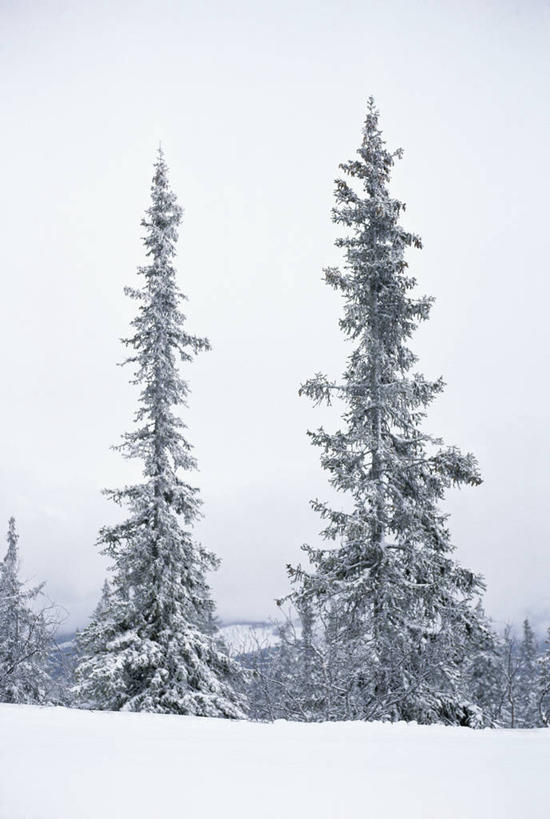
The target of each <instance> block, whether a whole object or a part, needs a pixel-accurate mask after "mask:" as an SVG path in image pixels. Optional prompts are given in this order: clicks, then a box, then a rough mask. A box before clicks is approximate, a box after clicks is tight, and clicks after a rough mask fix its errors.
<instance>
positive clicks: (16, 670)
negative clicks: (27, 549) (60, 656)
mask: <svg viewBox="0 0 550 819" xmlns="http://www.w3.org/2000/svg"><path fill="white" fill-rule="evenodd" d="M18 539H19V536H18V534H17V532H16V529H15V519H14V518H10V521H9V525H8V550H7V552H6V556H5V557H4V560H3V562H2V563H0V702H10V703H43V702H46V701H48V700H49V699H50V696H51V693H52V687H53V683H52V679H51V677H50V674H49V668H48V666H49V658H50V654H51V651H52V648H53V632H54V630H55V624H54V622H53V620H52V618H50V617H49V613H51V608H50V607H45V608H43V609H42V610H38V609H37V601H38V598H39V597H40V595H41V593H42V586H43V584H42V585H39V586H34V587H29V588H26V587H25V584H24V583H23V582H22V581H21V580H20V579H19V557H18V547H17V542H18Z"/></svg>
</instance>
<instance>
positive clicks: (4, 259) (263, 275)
mask: <svg viewBox="0 0 550 819" xmlns="http://www.w3.org/2000/svg"><path fill="white" fill-rule="evenodd" d="M0 8H1V15H0V32H1V33H0V43H1V56H0V76H1V77H2V80H1V83H2V93H1V99H2V101H1V102H0V106H1V114H2V121H1V123H0V125H1V127H0V144H1V152H0V156H1V160H2V174H1V193H0V231H1V234H2V241H1V242H0V256H1V270H2V294H1V298H0V311H1V315H0V340H1V350H2V366H1V376H2V386H3V394H4V398H3V401H2V403H1V407H0V417H1V423H0V436H1V445H0V446H1V449H0V451H1V455H2V457H1V459H0V526H2V527H4V528H7V518H8V516H9V515H11V514H14V515H15V516H16V517H17V522H18V527H19V530H20V534H21V541H20V545H21V552H22V556H23V571H24V575H25V577H29V578H34V579H36V580H46V581H47V590H48V592H49V594H50V596H51V597H52V598H53V599H55V600H56V601H58V602H59V603H61V604H63V605H64V606H65V607H66V609H67V610H68V612H69V616H68V620H67V622H66V628H67V629H69V628H71V627H73V626H75V625H79V624H82V623H83V622H84V621H85V619H86V617H87V616H88V614H89V613H90V611H91V609H92V608H93V607H94V605H95V603H96V600H97V596H98V592H99V588H100V586H101V584H102V581H103V577H104V573H105V565H104V562H103V559H102V558H100V556H99V555H98V553H97V550H96V547H95V539H96V535H97V530H98V528H99V526H101V525H102V524H104V523H106V522H109V521H112V520H114V519H115V517H116V515H117V512H116V508H113V507H112V505H111V504H110V503H109V502H108V501H107V500H105V499H104V498H103V497H102V495H101V493H100V490H101V489H102V488H103V487H116V486H118V485H120V484H121V482H123V481H125V480H127V479H129V477H130V476H131V475H132V469H133V467H131V466H130V465H128V464H125V463H123V462H121V459H120V456H119V455H118V454H116V453H114V452H112V451H110V449H109V447H110V445H111V444H114V443H117V442H118V440H119V438H120V435H121V433H122V432H124V431H125V430H127V429H129V428H130V420H131V417H132V413H133V411H134V409H135V406H136V393H135V391H134V388H132V387H130V386H129V385H128V383H127V381H128V377H129V375H130V373H129V372H127V371H125V370H123V369H121V368H119V367H117V366H116V362H117V361H120V360H121V359H122V357H123V350H122V348H121V345H120V343H119V338H120V337H121V336H124V335H125V334H126V333H127V330H128V321H129V320H130V318H131V317H132V314H133V310H134V309H135V303H132V302H129V300H128V299H127V298H126V297H125V296H124V294H123V286H124V285H126V284H130V285H131V284H135V282H136V277H135V270H136V267H137V265H138V264H140V263H141V262H142V261H143V253H142V246H141V243H140V236H141V233H142V231H141V228H140V225H139V222H140V219H141V217H142V215H143V211H144V209H145V208H146V207H147V205H148V197H149V185H150V178H151V174H152V163H153V160H154V155H155V151H156V148H157V145H158V143H159V141H160V140H162V144H163V147H164V150H165V153H166V158H167V161H168V164H169V166H170V170H171V180H172V185H173V188H174V190H175V191H176V192H177V194H178V196H179V199H180V202H181V204H182V205H183V207H184V208H185V214H184V222H183V227H182V232H181V236H180V242H179V255H178V271H179V283H180V286H181V288H182V289H183V290H184V292H185V293H186V294H187V295H188V296H189V304H188V305H187V314H188V317H189V329H190V330H192V331H193V332H196V333H198V334H199V335H207V336H209V337H210V340H211V342H212V345H213V351H212V352H210V353H208V354H204V355H202V356H201V357H200V359H197V361H196V362H195V363H193V364H192V365H190V366H188V367H186V369H185V376H186V378H188V379H189V381H190V384H191V387H192V396H191V407H190V409H189V412H188V413H187V418H186V420H187V421H188V423H189V436H190V439H191V440H192V442H193V443H194V445H195V451H196V454H197V457H198V459H199V463H200V472H199V473H198V474H197V475H196V476H195V479H196V483H197V484H198V485H199V486H200V487H201V490H202V493H203V498H204V501H205V504H204V513H205V518H204V521H203V522H202V523H201V525H200V527H199V536H200V538H201V540H202V541H203V543H204V544H205V545H207V546H208V547H209V548H211V549H213V550H214V551H216V552H217V553H218V554H219V555H220V556H221V557H222V559H223V565H222V568H221V569H220V571H219V572H218V573H217V576H216V577H215V578H214V579H213V588H214V592H215V596H216V599H217V602H218V607H219V613H220V614H221V616H222V617H223V618H225V619H239V618H252V619H260V618H264V617H266V616H270V615H271V614H273V612H274V607H273V603H272V601H273V598H275V597H276V596H280V595H281V594H284V593H285V592H286V591H287V588H288V587H287V580H286V575H285V569H284V567H285V564H286V563H288V562H294V561H296V560H297V559H298V556H299V546H300V544H301V543H303V542H305V541H307V542H309V543H317V542H318V531H319V529H320V528H321V526H320V522H319V520H318V518H317V516H316V515H315V514H313V512H311V511H310V509H309V506H308V501H309V499H310V498H312V497H315V496H319V497H324V498H328V497H331V494H330V492H329V490H328V485H327V481H326V476H325V475H324V474H323V473H322V470H321V469H320V466H319V459H318V452H317V451H316V450H315V449H314V448H313V447H311V446H310V444H309V442H308V439H307V437H306V429H307V428H308V427H309V428H314V427H316V426H318V425H320V424H321V423H326V424H327V425H331V426H332V428H334V426H335V424H336V423H337V419H336V418H335V417H334V414H333V415H330V414H327V413H326V412H325V411H324V410H323V409H319V408H317V409H316V408H314V407H312V406H311V405H310V403H309V402H308V400H307V399H305V398H302V399H300V398H298V394H297V392H298V386H299V384H300V382H301V381H304V380H305V379H307V378H308V377H310V376H311V375H312V374H313V373H314V372H317V371H324V372H326V373H328V374H330V375H331V376H337V375H339V374H340V373H341V372H342V370H343V368H344V357H345V355H346V353H347V349H346V347H345V345H344V343H343V341H342V339H341V338H340V334H339V331H338V327H337V321H338V317H339V315H340V309H341V305H340V302H339V299H338V296H337V295H336V294H335V293H334V292H333V291H332V290H330V288H328V287H327V286H326V285H325V284H324V283H323V282H322V268H323V267H324V266H326V265H328V264H337V263H338V261H339V253H338V251H337V250H336V249H334V247H333V244H332V243H333V240H334V237H335V229H334V227H333V226H332V225H331V222H330V209H331V206H332V192H333V180H334V178H335V177H336V175H337V174H338V163H339V162H342V161H345V160H347V159H350V158H352V157H353V154H354V151H355V150H356V148H357V147H358V145H359V142H360V136H361V127H362V121H363V117H364V113H365V104H366V100H367V97H368V96H369V95H370V94H373V95H374V96H375V98H376V100H377V103H378V105H379V108H380V110H381V122H382V128H383V130H384V133H385V136H386V139H387V141H388V144H389V145H390V146H391V147H397V146H402V147H403V148H404V149H405V155H404V159H403V160H402V162H401V163H400V164H399V167H398V168H396V170H395V173H394V179H393V186H392V191H393V193H394V194H395V195H396V196H398V197H400V198H401V199H404V200H405V201H406V202H407V205H408V209H407V227H409V228H412V229H413V230H415V231H416V232H418V233H419V234H420V235H421V236H422V237H423V240H424V245H425V249H424V250H423V251H421V252H415V253H413V254H411V256H410V257H409V261H410V264H411V270H412V272H413V273H414V275H415V276H416V277H417V279H418V280H419V286H420V290H421V291H423V292H425V293H428V294H431V295H433V296H435V297H436V305H435V307H434V310H433V314H432V319H431V320H430V321H429V322H427V323H426V324H425V325H424V326H423V327H422V328H421V330H420V331H419V332H418V333H417V336H416V339H415V342H414V348H415V350H416V352H417V353H418V354H419V356H420V365H419V366H420V368H421V369H422V371H423V372H424V373H425V374H426V375H427V376H429V377H434V376H438V375H440V374H442V375H443V376H444V378H445V380H446V382H447V384H448V386H447V389H446V392H445V394H444V395H443V396H442V397H440V398H439V399H438V400H437V402H436V404H434V406H433V409H432V410H431V412H430V416H429V423H428V427H427V428H428V429H429V431H430V432H433V433H434V434H440V435H441V436H442V437H444V439H445V440H446V442H448V443H455V444H458V445H459V446H461V447H464V448H465V449H468V450H471V451H473V452H475V453H476V455H477V456H478V459H479V462H480V466H481V469H482V472H483V476H484V480H485V482H484V484H483V485H482V486H481V487H480V488H478V489H464V490H462V491H460V492H458V491H457V492H453V493H451V495H450V496H449V497H448V500H447V502H446V509H447V510H448V511H449V512H450V513H451V514H452V518H451V529H452V532H453V536H454V540H455V543H456V545H457V556H458V558H459V559H460V561H461V562H463V563H464V564H465V565H467V566H469V567H471V568H473V569H475V570H479V571H481V572H482V573H483V574H484V575H485V577H486V580H487V586H488V591H487V600H486V604H487V609H488V611H489V613H490V614H491V615H493V616H494V617H495V618H497V619H499V620H506V619H518V618H519V617H522V616H523V615H524V614H525V613H530V614H531V615H533V616H534V617H536V618H537V619H538V621H539V622H540V623H545V624H546V622H547V621H550V515H549V514H548V507H549V500H548V499H549V497H550V473H549V464H550V428H549V423H548V416H549V402H550V387H549V384H548V371H549V368H548V349H549V346H550V327H549V322H548V304H549V297H550V283H549V275H548V259H549V244H550V239H549V236H550V231H549V228H548V182H549V171H550V159H549V155H550V152H549V145H550V106H549V100H548V89H549V87H550V76H549V73H550V72H549V68H550V57H549V48H548V43H549V41H550V4H549V3H548V2H547V0H539V1H538V2H537V0H518V2H515V0H494V2H484V0H476V2H473V0H457V2H452V1H447V2H441V0H434V1H433V2H431V1H430V0H425V2H420V1H419V0H416V2H414V1H413V0H403V1H402V2H399V0H379V1H378V0H331V1H330V2H320V1H319V0H317V2H299V0H298V2H296V0H292V1H291V0H278V2H276V3H275V2H269V3H258V2H255V0H250V2H242V0H233V1H232V2H221V1H220V2H208V1H206V2H198V1H197V2H186V0H179V2H171V3H170V2H165V1H163V0H161V2H158V0H155V2H153V0H148V2H139V0H132V2H127V3H126V2H115V3H113V2H105V1H103V2H102V1H101V0H94V2H82V1H80V2H79V0H71V2H48V0H45V1H44V2H25V0H17V2H15V0H13V2H12V1H11V0H2V2H1V4H0ZM1 521H4V523H1Z"/></svg>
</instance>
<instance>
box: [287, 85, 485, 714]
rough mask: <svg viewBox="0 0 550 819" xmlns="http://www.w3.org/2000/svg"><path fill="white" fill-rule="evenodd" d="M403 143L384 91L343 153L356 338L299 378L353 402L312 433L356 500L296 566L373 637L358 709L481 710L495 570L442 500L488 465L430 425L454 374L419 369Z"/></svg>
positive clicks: (337, 215) (347, 326)
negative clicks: (463, 558)
mask: <svg viewBox="0 0 550 819" xmlns="http://www.w3.org/2000/svg"><path fill="white" fill-rule="evenodd" d="M399 156H400V151H396V152H394V153H390V152H389V151H388V150H387V148H386V146H385V143H384V141H383V139H382V135H381V132H380V130H379V119H378V111H377V109H376V107H375V104H374V101H373V100H372V98H371V99H370V100H369V103H368V110H367V116H366V121H365V125H364V130H363V141H362V144H361V147H360V148H359V150H358V158H357V159H356V160H354V161H351V162H348V163H346V164H343V165H341V169H342V170H343V171H344V173H345V175H346V176H347V177H348V180H347V181H346V180H345V179H339V180H337V182H336V207H335V208H334V210H333V219H334V221H335V222H336V223H339V224H341V225H343V227H344V228H345V229H346V235H344V236H343V237H342V238H340V239H338V240H337V246H338V247H340V248H343V250H344V252H345V259H346V263H345V268H344V269H343V270H339V269H336V268H329V269H327V270H326V271H325V277H326V281H327V283H328V284H329V285H330V286H331V287H333V288H335V289H336V290H337V291H339V292H340V293H341V294H342V295H343V299H344V316H343V318H342V319H341V321H340V327H341V329H342V331H343V332H344V333H345V335H346V336H347V337H348V339H349V340H350V342H351V343H352V344H353V351H352V352H351V355H350V356H349V359H348V362H347V367H346V369H345V372H344V375H343V379H342V380H341V382H340V383H335V382H334V381H332V380H329V379H328V378H327V377H326V376H324V375H321V374H317V375H316V376H315V377H314V378H312V379H311V380H309V381H307V382H306V383H305V384H304V385H303V386H302V387H301V390H300V392H301V394H303V395H307V396H309V397H310V398H312V399H313V400H314V401H315V402H317V403H320V402H323V401H325V402H327V403H330V402H331V400H332V399H333V398H335V397H336V398H338V399H339V400H340V401H341V402H343V404H344V407H345V411H344V415H343V421H344V427H343V429H341V430H340V431H338V432H335V433H334V434H330V433H328V432H326V431H325V430H324V429H323V428H320V429H318V430H317V431H316V432H312V433H310V435H311V439H312V441H313V444H315V445H316V446H318V447H319V448H320V450H321V453H322V454H321V462H322V466H323V467H324V469H326V470H327V471H328V472H329V473H330V482H331V484H332V485H333V486H334V487H335V488H336V489H337V490H339V491H341V492H343V493H347V495H348V497H350V498H351V500H352V503H351V508H348V510H347V511H342V510H339V509H333V508H331V507H330V506H329V505H327V504H325V503H323V502H321V501H319V500H316V501H314V502H313V504H312V505H313V508H314V509H315V510H317V511H318V512H319V513H320V515H321V517H322V518H323V519H324V520H325V521H326V527H325V528H324V530H323V533H322V534H323V537H324V539H325V540H326V541H328V542H329V547H328V548H321V549H316V548H311V547H307V546H306V547H304V548H305V551H306V553H307V555H308V557H309V560H310V562H311V564H312V567H313V568H312V569H311V570H306V569H303V568H302V567H300V566H298V567H297V568H292V567H289V573H290V577H291V580H292V581H293V582H294V583H295V584H296V591H295V593H294V599H295V600H297V601H298V600H299V599H300V598H302V597H304V596H305V597H315V598H317V599H318V600H320V601H329V600H330V599H331V597H335V598H338V599H339V601H340V602H339V607H340V610H341V608H342V606H343V607H344V609H345V611H346V614H347V617H348V619H349V621H350V627H349V634H350V635H357V637H356V638H352V637H350V639H355V640H359V641H362V643H363V645H364V655H363V656H364V659H363V663H362V673H361V675H360V680H357V685H356V686H355V690H354V691H353V694H352V695H353V697H354V698H355V712H356V713H360V714H362V715H363V716H364V718H367V719H369V718H371V719H377V718H382V719H405V720H418V721H420V722H424V723H426V722H435V721H443V722H446V723H465V724H475V723H477V721H478V716H479V715H478V714H477V709H475V708H473V707H471V706H470V704H469V703H468V702H467V700H466V694H465V688H466V685H465V681H464V667H465V660H466V658H467V657H468V654H469V653H470V652H471V650H472V646H473V644H475V642H476V640H477V639H478V636H479V632H480V630H482V626H481V624H480V623H479V622H478V618H477V616H476V612H475V608H474V605H473V603H474V601H475V600H476V599H477V597H478V596H479V594H480V592H481V590H482V587H483V584H482V580H481V578H480V577H479V576H477V575H475V574H474V573H472V572H471V571H468V570H466V569H464V568H461V567H460V566H459V565H457V563H456V562H455V561H454V560H453V556H452V552H453V546H452V544H451V542H450V535H449V531H448V528H447V525H446V515H445V514H443V513H442V512H441V511H440V509H439V502H440V501H441V499H442V498H443V496H444V493H445V490H446V489H448V488H449V487H451V486H458V485H461V484H469V485H472V486H475V485H477V484H479V483H480V481H481V479H480V476H479V472H478V468H477V464H476V461H475V458H474V457H473V456H472V455H471V454H467V455H463V454H461V453H460V452H459V450H458V449H456V448H455V447H447V446H444V445H443V443H442V442H441V441H440V440H439V439H437V438H434V437H432V436H431V435H428V434H427V433H426V432H425V431H424V427H423V421H424V417H425V411H426V408H427V407H428V405H429V404H430V402H431V401H432V399H433V398H434V397H435V396H436V395H437V394H438V393H440V392H441V391H442V389H443V386H444V385H443V382H442V381H441V380H437V381H433V382H430V381H428V380H426V379H425V378H424V377H423V376H422V375H420V374H417V373H413V372H412V370H413V367H414V364H415V362H416V357H415V355H414V354H413V353H412V352H411V350H410V349H409V347H408V346H407V342H408V340H409V338H410V336H411V335H412V333H413V331H414V330H415V328H416V327H417V325H418V323H419V322H422V321H424V320H426V319H427V318H428V316H429V312H430V307H431V304H432V300H431V299H430V298H417V297H415V296H414V295H413V289H414V287H415V280H414V279H413V278H411V277H410V276H409V275H408V274H407V262H406V261H405V251H406V249H407V248H410V247H415V248H420V247H421V242H420V239H419V237H418V236H416V235H415V234H413V233H410V232H408V231H407V230H405V229H404V228H403V227H402V226H401V225H400V223H399V220H400V216H401V214H402V212H403V210H404V207H405V206H404V205H403V203H401V202H399V201H398V200H397V199H394V198H392V197H391V196H390V193H389V191H388V183H389V180H390V173H391V169H392V166H393V163H394V160H395V158H396V157H399ZM354 183H358V184H357V185H354ZM331 542H332V543H333V544H334V545H333V546H332V547H330V543H331ZM334 546H335V548H334ZM354 624H359V627H358V626H357V625H354ZM350 652H352V653H354V652H355V648H354V645H353V644H352V645H350Z"/></svg>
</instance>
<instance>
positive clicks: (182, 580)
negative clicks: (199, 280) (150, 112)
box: [75, 151, 243, 717]
mask: <svg viewBox="0 0 550 819" xmlns="http://www.w3.org/2000/svg"><path fill="white" fill-rule="evenodd" d="M151 191H152V204H151V207H150V208H149V209H148V211H147V214H146V217H145V219H144V220H143V222H142V225H143V227H144V228H145V231H146V235H145V238H144V244H145V247H146V251H147V255H148V257H149V264H148V265H147V266H145V267H142V268H140V269H139V274H140V275H141V277H142V279H143V286H142V288H141V289H140V290H135V289H127V293H128V295H130V296H131V297H132V298H133V299H136V300H137V301H138V303H139V311H138V314H137V316H136V318H135V319H134V320H133V322H132V326H133V329H134V334H133V336H132V337H131V338H129V339H126V340H125V344H126V345H127V346H128V347H129V348H130V349H131V351H132V354H131V356H130V357H129V359H128V361H127V363H131V364H133V365H134V366H135V378H134V382H133V383H136V384H138V385H139V386H140V387H141V394H140V405H139V409H138V411H137V414H136V419H135V423H136V428H135V429H134V430H133V431H132V432H130V433H128V434H126V435H125V436H124V438H123V443H122V444H121V446H120V447H119V449H120V450H121V451H122V453H123V455H124V456H125V457H127V458H137V459H140V460H141V461H142V462H143V472H144V478H143V481H142V482H141V483H138V484H136V485H133V486H127V487H125V488H123V489H120V490H117V491H109V492H107V495H108V496H110V497H111V498H112V499H113V500H114V501H116V502H117V503H119V504H120V505H122V506H123V507H125V508H127V509H128V517H127V518H126V520H124V521H123V522H122V523H120V524H118V525H115V526H109V527H105V528H104V529H102V530H101V532H100V537H99V542H100V545H101V546H102V548H103V551H104V553H105V554H106V555H107V556H108V557H109V558H110V559H111V561H112V570H113V577H112V581H111V584H110V589H108V590H107V591H106V592H105V593H104V596H103V598H102V601H101V603H100V606H99V608H98V610H97V611H96V613H95V616H94V617H93V619H92V622H91V623H90V625H89V626H88V627H87V628H86V629H84V630H83V632H82V634H81V635H80V638H79V644H80V652H81V657H80V661H79V663H78V665H77V669H76V686H75V693H76V695H77V697H78V700H79V701H80V702H81V703H82V704H84V705H88V706H91V707H95V708H100V709H105V710H120V709H125V710H131V711H154V712H161V713H174V714H195V715H200V716H217V717H240V716H242V714H243V711H242V702H241V699H240V697H239V695H238V694H237V693H235V689H234V686H233V683H234V682H236V681H237V680H238V679H239V676H240V669H239V667H238V666H237V665H236V664H235V663H234V662H233V661H232V660H230V658H229V657H228V655H227V653H226V651H225V649H224V646H223V645H222V643H221V641H220V640H219V638H218V637H217V636H216V633H215V632H216V625H215V613H214V604H213V602H212V599H211V595H210V590H209V587H208V584H207V580H206V573H207V572H208V571H209V570H211V569H214V568H216V567H217V565H218V560H217V558H216V557H215V556H214V555H213V554H212V553H210V552H208V551H206V550H205V549H204V548H203V547H202V546H200V545H199V544H198V543H197V542H196V541H195V540H194V537H193V534H192V527H193V524H194V523H195V521H196V520H197V518H198V517H199V515H200V511H199V510H200V499H199V496H198V490H197V489H196V488H194V487H192V486H190V485H189V484H188V483H187V482H186V481H184V480H183V479H182V477H181V476H180V471H182V470H183V471H188V470H192V469H194V468H196V463H195V459H194V458H193V456H192V454H191V445H190V444H189V442H188V441H187V439H186V437H185V425H184V423H183V421H182V420H181V418H180V417H179V415H178V414H177V411H178V409H179V408H180V407H182V406H185V405H186V398H187V394H188V386H187V383H186V382H185V381H184V380H183V378H182V377H181V375H180V374H179V372H178V369H177V361H178V359H181V360H182V361H184V362H189V361H191V360H192V357H193V355H194V354H195V353H197V352H199V351H201V350H207V349H209V343H208V341H207V340H206V339H204V338H198V337H196V336H193V335H190V334H189V333H188V332H187V330H186V329H185V316H184V315H183V314H182V312H181V303H182V301H183V299H184V296H183V294H182V293H181V291H180V290H179V288H178V286H177V284H176V277H175V270H174V266H173V259H174V256H175V252H176V250H175V246H176V241H177V229H178V225H179V223H180V220H181V209H180V207H179V206H178V204H177V201H176V197H175V195H174V193H173V192H172V191H171V190H170V187H169V184H168V177H167V166H166V163H165V161H164V157H163V154H162V152H161V151H159V155H158V159H157V161H156V163H155V172H154V177H153V184H152V188H151Z"/></svg>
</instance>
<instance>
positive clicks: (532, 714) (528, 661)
mask: <svg viewBox="0 0 550 819" xmlns="http://www.w3.org/2000/svg"><path fill="white" fill-rule="evenodd" d="M538 654H539V650H538V644H537V638H536V637H535V633H534V631H533V629H532V627H531V623H530V622H529V620H528V619H527V618H526V619H525V620H524V621H523V635H522V640H521V644H520V647H519V658H518V659H519V665H518V724H519V727H520V728H535V727H536V726H537V725H538V723H539V710H538V701H537V672H538Z"/></svg>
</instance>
